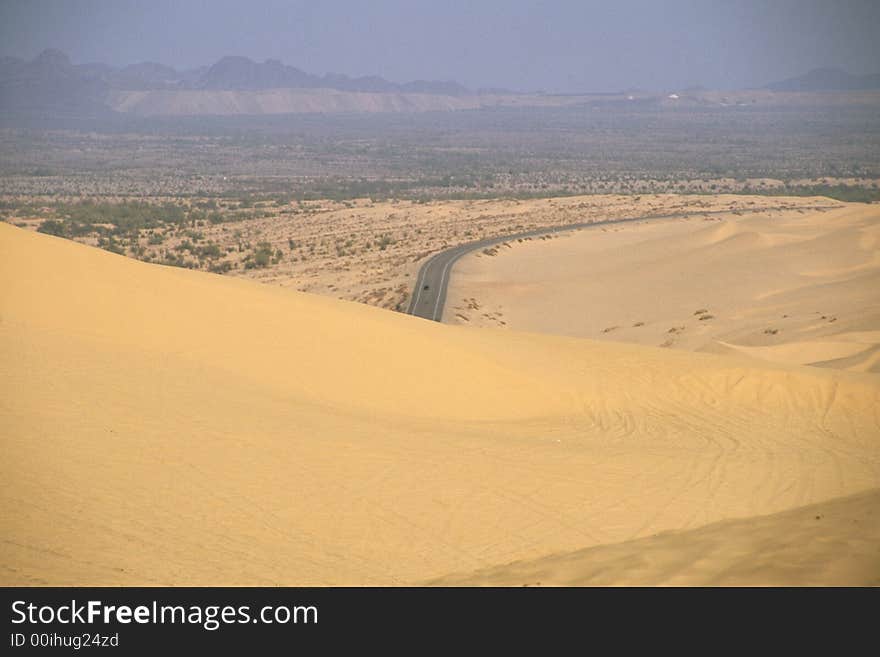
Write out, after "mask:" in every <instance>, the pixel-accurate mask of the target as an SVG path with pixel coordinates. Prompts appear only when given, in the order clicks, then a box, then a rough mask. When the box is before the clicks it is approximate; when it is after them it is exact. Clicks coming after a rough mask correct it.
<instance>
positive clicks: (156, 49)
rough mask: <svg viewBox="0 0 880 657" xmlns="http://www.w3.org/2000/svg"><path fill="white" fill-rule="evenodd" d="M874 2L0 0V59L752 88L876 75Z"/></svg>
mask: <svg viewBox="0 0 880 657" xmlns="http://www.w3.org/2000/svg"><path fill="white" fill-rule="evenodd" d="M878 35H880V0H763V1H762V0H739V1H735V0H728V1H721V0H611V1H604V2H597V1H591V0H580V1H577V0H557V1H556V2H550V1H546V2H541V1H539V0H465V1H460V0H432V1H427V0H425V1H423V0H363V1H354V0H349V1H347V2H343V1H334V0H263V1H261V0H250V1H246V0H0V54H5V55H15V56H18V57H26V58H31V57H33V56H35V55H36V54H38V53H39V52H40V51H41V50H43V49H45V48H49V47H54V48H59V49H61V50H63V51H65V52H67V53H68V55H70V57H71V59H72V60H73V61H74V63H85V62H92V61H103V62H106V63H111V64H116V65H123V64H131V63H135V62H140V61H157V62H161V63H163V64H169V65H172V66H175V67H178V68H181V67H182V68H191V67H195V66H199V65H203V64H211V63H213V62H214V61H216V60H217V59H219V58H220V57H221V56H223V55H246V56H248V57H251V58H252V59H256V60H258V61H262V60H265V59H267V58H273V59H281V60H282V61H284V62H285V63H287V64H291V65H293V66H297V67H299V68H301V69H303V70H306V71H308V72H310V73H319V74H320V73H326V72H328V71H332V72H338V73H346V74H349V75H369V74H376V75H381V76H383V77H385V78H388V79H389V80H392V81H395V82H404V81H409V80H413V79H418V78H428V79H454V80H457V81H459V82H462V83H464V84H465V85H467V86H469V87H472V88H479V87H490V86H498V87H507V88H512V89H518V90H528V91H532V90H538V89H543V90H546V91H561V92H571V91H612V90H620V89H625V88H631V87H638V88H642V89H650V90H662V89H674V88H680V87H686V86H690V85H695V84H702V85H704V86H706V87H714V88H740V87H749V86H760V85H763V84H766V83H767V82H770V81H773V80H778V79H781V78H786V77H790V76H793V75H799V74H801V73H803V72H806V71H807V70H808V69H810V68H816V67H821V66H836V67H841V68H845V69H847V70H849V71H850V72H852V73H877V72H880V38H878Z"/></svg>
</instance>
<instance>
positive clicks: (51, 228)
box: [37, 219, 67, 237]
mask: <svg viewBox="0 0 880 657" xmlns="http://www.w3.org/2000/svg"><path fill="white" fill-rule="evenodd" d="M37 232H38V233H46V234H47V235H57V236H58V237H67V229H66V227H65V226H64V222H61V221H56V220H55V219H46V221H44V222H43V223H41V224H40V227H39V228H37Z"/></svg>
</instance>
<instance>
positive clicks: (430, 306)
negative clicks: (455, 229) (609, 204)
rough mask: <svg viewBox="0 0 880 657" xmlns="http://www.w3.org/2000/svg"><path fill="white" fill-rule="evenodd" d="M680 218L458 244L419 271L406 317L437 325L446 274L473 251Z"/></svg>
mask: <svg viewBox="0 0 880 657" xmlns="http://www.w3.org/2000/svg"><path fill="white" fill-rule="evenodd" d="M678 216H681V215H678V214H675V215H663V216H662V217H661V216H653V217H632V218H626V219H611V220H605V221H592V222H585V223H581V224H569V225H566V226H551V227H548V228H540V229H536V230H530V231H527V232H525V233H515V234H513V235H500V236H497V237H487V238H486V239H482V240H478V241H476V242H467V243H465V244H459V245H458V246H454V247H452V248H450V249H446V250H445V251H440V252H439V253H435V254H434V255H433V256H431V257H430V258H429V259H428V260H427V261H425V263H424V264H423V265H422V267H421V269H419V275H418V276H417V277H416V285H415V287H414V288H413V291H412V296H411V297H410V301H409V307H408V308H407V311H406V312H407V314H409V315H415V316H416V317H422V318H424V319H430V320H432V321H435V322H439V321H440V318H441V317H443V304H444V303H446V288H447V286H448V284H449V275H450V273H451V272H452V266H453V265H454V264H455V262H456V261H457V260H458V259H459V258H461V257H462V256H463V255H466V254H468V253H470V252H471V251H474V250H476V249H484V248H486V247H489V246H493V245H495V244H501V243H503V242H509V241H511V240H517V239H521V238H526V237H539V236H541V235H548V234H551V233H561V232H564V231H568V230H578V229H580V228H589V227H592V226H604V225H607V224H617V223H624V222H628V221H641V220H643V219H661V218H667V219H668V218H672V217H678Z"/></svg>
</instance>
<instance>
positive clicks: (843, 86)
mask: <svg viewBox="0 0 880 657" xmlns="http://www.w3.org/2000/svg"><path fill="white" fill-rule="evenodd" d="M767 89H771V90H772V91H868V90H877V89H880V73H878V74H875V75H851V74H849V73H847V72H846V71H843V70H841V69H839V68H816V69H813V70H812V71H810V72H809V73H807V74H806V75H801V76H800V77H796V78H789V79H787V80H781V81H780V82H772V83H771V84H768V85H767Z"/></svg>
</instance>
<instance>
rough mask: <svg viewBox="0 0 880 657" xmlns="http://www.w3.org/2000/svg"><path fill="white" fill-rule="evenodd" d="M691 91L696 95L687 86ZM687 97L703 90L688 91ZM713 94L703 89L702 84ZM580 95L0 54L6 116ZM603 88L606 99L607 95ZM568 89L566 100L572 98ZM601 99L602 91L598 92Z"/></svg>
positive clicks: (830, 85)
mask: <svg viewBox="0 0 880 657" xmlns="http://www.w3.org/2000/svg"><path fill="white" fill-rule="evenodd" d="M766 89H770V90H773V91H854V90H867V89H880V75H867V76H856V75H850V74H849V73H846V72H845V71H842V70H839V69H816V70H814V71H810V72H809V73H807V74H806V75H804V76H801V77H797V78H791V79H789V80H783V81H781V82H775V83H773V84H770V85H767V87H766ZM691 92H693V93H691ZM688 93H691V95H692V96H693V98H690V100H691V101H692V102H702V103H706V102H709V103H711V102H712V100H711V99H701V98H698V96H700V94H702V93H703V91H702V90H697V89H691V90H689V91H688ZM707 93H710V92H707ZM586 95H587V94H547V95H544V94H517V93H515V92H510V91H507V90H504V89H493V90H480V91H477V92H472V91H470V90H469V89H467V88H466V87H464V86H462V85H461V84H458V83H457V82H451V81H427V80H417V81H415V82H407V83H404V84H397V83H394V82H389V81H388V80H385V79H384V78H381V77H378V76H365V77H357V78H352V77H349V76H347V75H341V74H338V73H328V74H326V75H323V76H318V75H312V74H310V73H306V72H305V71H302V70H300V69H298V68H295V67H293V66H288V65H285V64H283V63H281V62H280V61H278V60H273V59H270V60H267V61H265V62H262V63H260V62H255V61H253V60H251V59H248V58H247V57H223V58H222V59H220V60H219V61H218V62H216V63H215V64H214V65H212V66H204V67H201V68H197V69H193V70H188V71H178V70H176V69H174V68H171V67H170V66H164V65H162V64H157V63H154V62H143V63H140V64H133V65H130V66H125V67H123V68H117V67H113V66H109V65H107V64H100V63H95V64H72V63H71V62H70V59H69V58H68V57H67V55H65V54H64V53H63V52H61V51H59V50H46V51H44V52H42V53H40V54H39V55H38V56H37V57H35V58H34V59H33V60H31V61H25V60H23V59H19V58H17V57H0V114H3V115H7V116H13V117H50V118H52V117H72V118H81V117H103V116H121V115H134V116H203V115H236V114H238V115H261V114H294V113H312V112H346V113H355V112H421V111H452V110H465V109H478V108H483V107H498V106H505V105H506V106H520V107H521V106H526V105H528V106H541V105H547V106H549V105H558V104H560V103H563V104H577V103H583V102H586V101H584V99H583V98H584V96H586ZM638 95H639V102H640V103H641V104H645V103H648V104H650V103H668V102H671V101H670V100H669V99H672V100H673V101H674V103H675V104H676V105H681V104H684V103H685V100H683V99H682V98H680V97H679V95H678V94H672V95H669V96H668V98H667V97H666V94H665V93H664V94H660V93H659V92H658V93H655V94H647V95H645V94H638ZM593 96H594V97H593V98H592V99H591V100H590V101H589V102H590V103H591V105H596V104H597V103H598V104H603V106H611V105H613V104H614V103H618V104H619V103H623V104H625V105H626V104H629V103H631V102H636V99H634V98H633V94H629V95H626V94H623V95H622V94H593ZM604 96H607V97H608V98H604ZM569 97H570V98H569ZM600 97H601V98H600Z"/></svg>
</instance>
